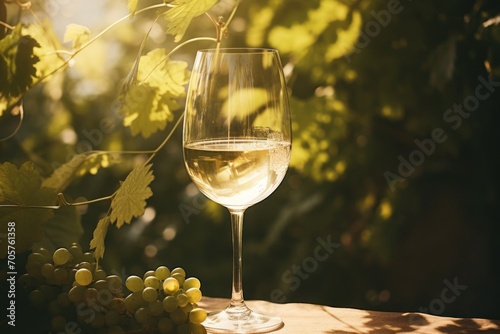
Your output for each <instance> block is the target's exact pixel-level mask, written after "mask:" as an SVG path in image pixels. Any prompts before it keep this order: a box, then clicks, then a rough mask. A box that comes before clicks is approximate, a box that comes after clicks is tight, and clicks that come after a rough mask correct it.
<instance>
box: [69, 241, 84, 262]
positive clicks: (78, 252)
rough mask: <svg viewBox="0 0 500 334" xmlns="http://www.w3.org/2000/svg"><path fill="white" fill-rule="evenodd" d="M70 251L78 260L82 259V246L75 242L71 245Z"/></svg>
mask: <svg viewBox="0 0 500 334" xmlns="http://www.w3.org/2000/svg"><path fill="white" fill-rule="evenodd" d="M69 252H70V253H71V255H73V258H74V259H77V260H80V259H81V257H82V255H83V251H82V246H80V245H79V244H77V243H75V242H74V243H72V244H71V246H70V247H69Z"/></svg>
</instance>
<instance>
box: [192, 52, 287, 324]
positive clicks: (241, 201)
mask: <svg viewBox="0 0 500 334" xmlns="http://www.w3.org/2000/svg"><path fill="white" fill-rule="evenodd" d="M183 147H184V161H185V165H186V168H187V171H188V174H189V175H190V177H191V179H192V180H193V182H194V183H195V184H196V185H197V187H198V188H199V190H200V191H201V192H202V193H203V194H205V195H206V196H207V197H208V198H210V199H211V200H213V201H214V202H216V203H219V204H220V205H222V206H224V207H226V208H227V209H228V210H229V212H230V215H231V227H232V241H233V282H232V295H231V302H230V304H229V305H228V307H227V308H226V309H224V310H221V311H218V312H215V313H210V314H209V316H208V318H207V320H206V321H205V322H204V323H203V325H204V326H205V327H206V328H207V329H208V331H209V332H214V333H263V332H269V331H272V330H275V329H278V328H280V327H281V326H282V325H283V322H282V320H281V318H280V317H278V316H272V315H267V314H259V313H257V312H254V311H252V310H250V309H249V308H248V307H247V306H246V305H245V302H244V300H243V285H242V247H241V245H242V228H243V214H244V212H245V210H246V209H247V208H248V207H250V206H251V205H253V204H255V203H258V202H260V201H262V200H264V199H265V198H267V197H268V196H269V195H270V194H271V193H272V192H273V191H274V190H275V189H276V188H277V187H278V185H279V184H280V183H281V181H282V180H283V178H284V177H285V174H286V171H287V169H288V164H289V161H290V150H291V119H290V110H289V105H288V95H287V90H286V83H285V79H284V75H283V69H282V65H281V61H280V58H279V55H278V52H277V50H274V49H249V48H235V49H222V48H219V49H208V50H200V51H198V53H197V55H196V59H195V62H194V66H193V71H192V74H191V80H190V82H189V88H188V93H187V100H186V112H185V118H184V128H183Z"/></svg>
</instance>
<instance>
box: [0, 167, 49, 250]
mask: <svg viewBox="0 0 500 334" xmlns="http://www.w3.org/2000/svg"><path fill="white" fill-rule="evenodd" d="M56 198H57V196H56V193H55V192H54V190H53V189H50V188H46V187H43V186H42V177H41V176H40V174H39V173H38V171H37V170H36V168H35V166H34V164H33V163H32V162H26V163H24V164H23V165H22V166H21V167H20V168H19V169H18V168H17V167H16V166H15V165H13V164H11V163H10V162H5V163H3V164H1V165H0V205H12V204H14V205H19V206H46V205H54V204H55V202H56ZM52 217H53V211H52V210H50V209H42V208H40V209H39V208H23V207H15V208H6V207H3V208H2V207H0V236H1V239H0V244H1V245H2V247H0V258H3V257H5V255H6V251H7V247H3V245H4V244H5V243H6V240H5V236H6V233H7V224H8V222H14V223H15V224H16V251H17V252H18V253H20V252H23V251H26V250H28V249H30V248H31V246H32V245H33V244H34V243H35V242H37V241H40V240H41V239H42V237H43V224H44V223H45V222H46V221H47V220H49V219H50V218H52Z"/></svg>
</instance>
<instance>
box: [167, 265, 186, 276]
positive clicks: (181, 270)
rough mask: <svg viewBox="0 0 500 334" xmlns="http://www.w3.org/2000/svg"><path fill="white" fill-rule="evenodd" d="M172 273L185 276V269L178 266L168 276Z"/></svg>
mask: <svg viewBox="0 0 500 334" xmlns="http://www.w3.org/2000/svg"><path fill="white" fill-rule="evenodd" d="M173 274H181V275H182V276H184V277H186V271H185V270H184V269H182V268H180V267H177V268H175V269H174V270H172V272H171V273H170V276H172V275H173Z"/></svg>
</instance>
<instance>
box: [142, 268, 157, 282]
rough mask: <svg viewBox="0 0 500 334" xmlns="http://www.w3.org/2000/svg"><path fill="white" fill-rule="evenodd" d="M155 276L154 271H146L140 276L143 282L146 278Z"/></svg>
mask: <svg viewBox="0 0 500 334" xmlns="http://www.w3.org/2000/svg"><path fill="white" fill-rule="evenodd" d="M154 275H155V271H154V270H148V271H146V272H145V273H144V275H143V276H142V279H143V280H146V278H148V277H150V276H154Z"/></svg>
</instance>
